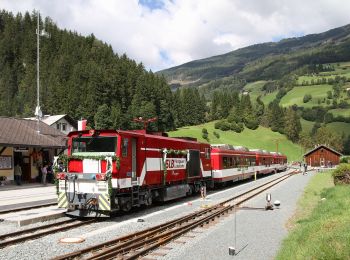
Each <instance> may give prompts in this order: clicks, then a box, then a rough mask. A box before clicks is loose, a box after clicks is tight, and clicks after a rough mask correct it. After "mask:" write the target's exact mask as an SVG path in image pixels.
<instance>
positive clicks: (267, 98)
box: [244, 80, 277, 105]
mask: <svg viewBox="0 0 350 260" xmlns="http://www.w3.org/2000/svg"><path fill="white" fill-rule="evenodd" d="M265 84H266V81H264V80H260V81H256V82H252V83H248V84H247V85H245V86H244V90H247V91H249V96H250V99H251V100H252V102H255V101H256V99H257V98H258V96H261V101H262V102H264V104H265V105H268V104H269V103H270V102H271V101H272V100H274V99H275V97H276V95H277V91H274V92H271V93H265V91H263V90H262V87H263V86H264V85H265Z"/></svg>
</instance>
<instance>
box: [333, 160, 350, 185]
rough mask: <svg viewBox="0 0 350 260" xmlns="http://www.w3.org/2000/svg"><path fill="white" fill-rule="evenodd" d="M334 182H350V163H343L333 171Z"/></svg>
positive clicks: (336, 183)
mask: <svg viewBox="0 0 350 260" xmlns="http://www.w3.org/2000/svg"><path fill="white" fill-rule="evenodd" d="M332 176H333V179H334V184H335V185H338V184H350V164H348V163H341V164H339V165H338V167H337V168H336V169H335V170H334V171H333V173H332Z"/></svg>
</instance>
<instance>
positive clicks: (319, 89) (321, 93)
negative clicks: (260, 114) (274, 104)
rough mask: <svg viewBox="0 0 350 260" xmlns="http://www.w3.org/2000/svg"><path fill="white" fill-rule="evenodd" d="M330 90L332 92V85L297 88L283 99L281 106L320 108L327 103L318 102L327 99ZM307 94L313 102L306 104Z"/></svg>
mask: <svg viewBox="0 0 350 260" xmlns="http://www.w3.org/2000/svg"><path fill="white" fill-rule="evenodd" d="M330 90H332V86H330V85H314V86H303V87H295V88H293V89H292V90H291V91H289V92H288V93H287V94H286V95H285V96H284V97H283V98H282V99H281V102H280V104H281V105H282V106H284V107H289V106H293V105H294V104H296V105H298V106H301V107H313V106H320V105H322V104H325V103H321V104H318V100H319V99H321V100H323V99H324V98H326V97H327V91H330ZM306 94H310V95H311V96H312V100H310V101H309V102H307V103H304V102H303V98H304V96H305V95H306Z"/></svg>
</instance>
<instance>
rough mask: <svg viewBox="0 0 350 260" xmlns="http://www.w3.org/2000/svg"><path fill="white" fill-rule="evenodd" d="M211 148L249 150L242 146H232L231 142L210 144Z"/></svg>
mask: <svg viewBox="0 0 350 260" xmlns="http://www.w3.org/2000/svg"><path fill="white" fill-rule="evenodd" d="M211 147H212V148H217V149H220V150H231V151H243V152H249V149H248V148H247V147H244V146H233V145H231V144H212V145H211Z"/></svg>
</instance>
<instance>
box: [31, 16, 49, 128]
mask: <svg viewBox="0 0 350 260" xmlns="http://www.w3.org/2000/svg"><path fill="white" fill-rule="evenodd" d="M40 36H47V37H49V34H48V33H46V32H45V30H42V31H40V13H39V11H38V15H37V29H36V43H37V44H36V51H37V57H36V96H37V105H36V108H35V113H34V114H35V116H36V118H37V132H38V134H39V133H40V124H39V122H40V120H41V118H42V116H43V112H42V111H41V108H40Z"/></svg>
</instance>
